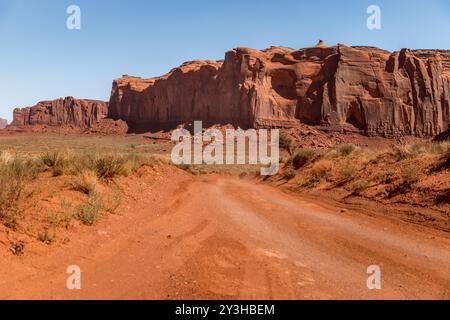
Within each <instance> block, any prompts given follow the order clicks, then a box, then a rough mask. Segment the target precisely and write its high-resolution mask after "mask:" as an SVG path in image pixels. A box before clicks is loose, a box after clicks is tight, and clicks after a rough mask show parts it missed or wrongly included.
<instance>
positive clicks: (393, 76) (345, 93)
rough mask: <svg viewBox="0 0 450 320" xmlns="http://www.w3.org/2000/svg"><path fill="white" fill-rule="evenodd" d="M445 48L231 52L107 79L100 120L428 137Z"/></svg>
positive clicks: (449, 54)
mask: <svg viewBox="0 0 450 320" xmlns="http://www.w3.org/2000/svg"><path fill="white" fill-rule="evenodd" d="M449 103H450V51H440V50H417V51H411V50H406V49H405V50H402V51H400V52H394V53H390V52H388V51H384V50H381V49H377V48H372V47H348V46H345V45H338V46H333V47H325V46H317V47H311V48H305V49H300V50H293V49H290V48H284V47H272V48H270V49H267V50H263V51H259V50H253V49H248V48H237V49H234V50H231V51H229V52H227V53H226V56H225V60H224V61H192V62H187V63H185V64H183V65H182V66H180V67H179V68H175V69H173V70H172V71H170V72H169V73H168V74H166V75H165V76H162V77H158V78H152V79H142V78H137V77H129V76H124V77H122V78H121V79H118V80H115V81H114V83H113V88H112V94H111V100H110V108H109V116H111V117H112V118H114V119H122V120H125V121H127V122H128V123H130V124H134V125H147V126H149V127H151V126H156V125H161V124H167V125H170V124H173V125H176V124H180V123H184V122H191V121H194V120H203V121H204V122H205V123H208V124H228V123H231V124H234V125H239V126H241V127H291V126H295V125H296V124H298V123H299V122H302V123H307V124H311V125H321V126H327V127H329V128H331V129H335V130H343V129H347V130H354V131H361V132H363V133H366V134H371V135H384V136H398V135H417V136H433V135H436V134H439V133H441V132H442V131H444V130H446V129H447V128H448V125H449V123H450V106H449Z"/></svg>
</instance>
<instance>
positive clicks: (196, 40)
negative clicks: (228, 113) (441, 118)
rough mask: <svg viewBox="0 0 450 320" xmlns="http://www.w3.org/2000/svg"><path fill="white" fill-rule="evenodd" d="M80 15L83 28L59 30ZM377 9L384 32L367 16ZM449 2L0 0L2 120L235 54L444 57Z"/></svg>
mask: <svg viewBox="0 0 450 320" xmlns="http://www.w3.org/2000/svg"><path fill="white" fill-rule="evenodd" d="M71 4H76V5H78V6H80V7H81V13H82V17H81V19H82V29H81V30H79V31H77V30H74V31H70V30H68V29H67V28H66V19H67V17H68V14H67V13H66V8H67V7H68V6H69V5H71ZM370 4H377V5H379V6H380V7H381V9H382V30H380V31H369V30H368V29H367V28H366V19H367V14H366V9H367V7H368V6H369V5H370ZM449 34H450V1H448V0H408V1H407V0H394V1H393V0H371V1H366V0H340V1H336V0H315V1H310V0H307V1H303V0H277V1H274V0H127V1H125V0H123V1H122V0H71V1H66V0H0V117H3V118H7V119H8V120H11V110H12V108H14V107H19V106H27V105H32V104H35V103H36V102H38V101H40V100H46V99H54V98H58V97H64V96H68V95H72V96H75V97H79V98H94V99H103V100H108V99H109V94H110V90H111V82H112V80H113V79H115V78H118V77H120V76H121V75H122V74H130V75H137V76H143V77H150V76H155V75H160V74H163V73H165V72H167V71H168V70H169V69H171V68H172V67H174V66H177V65H179V64H180V63H182V62H184V61H187V60H193V59H222V58H223V55H224V52H225V51H226V50H228V49H231V48H234V47H237V46H248V47H254V48H259V49H262V48H265V47H268V46H270V45H285V46H289V47H293V48H300V47H305V46H310V45H314V44H315V43H316V42H317V40H318V39H324V40H325V41H326V42H327V43H328V44H335V43H346V44H350V45H373V46H379V47H382V48H385V49H389V50H398V49H400V48H402V47H410V48H441V49H450V36H449Z"/></svg>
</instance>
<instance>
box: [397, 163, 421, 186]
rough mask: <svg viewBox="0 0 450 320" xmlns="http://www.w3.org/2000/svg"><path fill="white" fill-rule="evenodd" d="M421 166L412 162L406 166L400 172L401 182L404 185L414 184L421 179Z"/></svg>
mask: <svg viewBox="0 0 450 320" xmlns="http://www.w3.org/2000/svg"><path fill="white" fill-rule="evenodd" d="M420 175H421V172H420V168H419V167H418V166H416V165H413V164H410V165H408V166H406V167H404V168H403V169H402V171H401V173H400V178H401V182H402V184H404V185H408V186H410V185H412V184H414V183H416V182H417V181H419V179H420Z"/></svg>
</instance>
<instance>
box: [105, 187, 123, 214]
mask: <svg viewBox="0 0 450 320" xmlns="http://www.w3.org/2000/svg"><path fill="white" fill-rule="evenodd" d="M121 202H122V190H121V189H120V187H119V186H118V185H115V186H114V188H113V190H112V195H110V196H109V197H108V199H107V202H106V203H105V204H104V210H105V212H108V213H110V214H114V213H115V212H116V210H117V209H118V208H119V206H120V203H121Z"/></svg>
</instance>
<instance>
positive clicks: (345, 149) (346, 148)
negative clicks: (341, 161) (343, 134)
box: [337, 143, 356, 157]
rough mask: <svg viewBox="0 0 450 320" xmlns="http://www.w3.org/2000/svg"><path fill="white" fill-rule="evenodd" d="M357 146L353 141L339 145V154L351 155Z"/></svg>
mask: <svg viewBox="0 0 450 320" xmlns="http://www.w3.org/2000/svg"><path fill="white" fill-rule="evenodd" d="M355 150H356V146H355V145H354V144H351V143H345V144H341V145H339V146H337V152H338V154H339V155H341V156H343V157H348V156H350V155H351V154H352V153H353V152H355Z"/></svg>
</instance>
